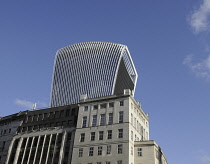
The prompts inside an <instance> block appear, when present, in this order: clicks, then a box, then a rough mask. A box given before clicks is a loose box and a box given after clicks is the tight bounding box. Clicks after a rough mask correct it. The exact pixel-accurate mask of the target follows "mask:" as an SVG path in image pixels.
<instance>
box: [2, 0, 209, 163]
mask: <svg viewBox="0 0 210 164" xmlns="http://www.w3.org/2000/svg"><path fill="white" fill-rule="evenodd" d="M84 41H107V42H115V43H121V44H125V45H127V46H128V48H129V50H130V53H131V55H132V58H133V60H134V64H135V66H136V69H137V72H138V74H139V78H138V82H137V88H136V93H135V99H136V100H138V101H140V102H141V103H142V108H143V110H144V111H145V112H146V113H149V115H150V139H153V140H156V142H157V143H158V144H159V145H160V146H161V148H162V149H163V151H164V153H165V155H166V157H167V159H168V162H169V163H170V164H177V163H178V164H188V163H189V164H209V163H210V147H209V145H210V144H209V138H210V128H209V125H210V119H209V115H210V0H184V1H183V0H177V1H168V0H161V1H160V0H157V1H152V0H147V1H143V0H138V1H128V0H127V1H124V0H115V1H113V0H112V1H111V0H106V1H102V0H101V1H98V0H89V1H87V0H83V1H80V0H78V1H67V0H61V1H55V0H51V1H49V0H48V1H47V0H46V1H39V0H36V1H23V0H20V1H18V2H15V1H13V2H12V1H1V2H0V75H1V78H0V97H1V98H0V104H1V108H0V116H6V115H9V114H12V113H15V112H18V111H21V110H28V109H30V108H31V106H32V104H33V103H35V102H36V103H37V107H38V108H44V107H47V106H48V104H49V97H50V88H51V78H52V71H53V62H54V57H55V53H56V51H57V50H58V49H60V48H62V47H65V46H67V45H71V44H74V43H78V42H84Z"/></svg>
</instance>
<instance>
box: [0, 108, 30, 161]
mask: <svg viewBox="0 0 210 164" xmlns="http://www.w3.org/2000/svg"><path fill="white" fill-rule="evenodd" d="M26 113H27V111H24V112H19V113H16V114H13V115H9V116H5V117H1V118H0V164H5V161H6V157H7V153H8V149H9V145H10V143H11V141H12V138H13V136H14V135H15V134H16V133H17V130H18V129H19V127H20V126H21V125H22V122H23V120H24V118H25V115H26Z"/></svg>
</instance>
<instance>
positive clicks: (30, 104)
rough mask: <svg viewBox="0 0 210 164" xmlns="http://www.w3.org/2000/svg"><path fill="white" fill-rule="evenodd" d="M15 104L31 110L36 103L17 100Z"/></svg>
mask: <svg viewBox="0 0 210 164" xmlns="http://www.w3.org/2000/svg"><path fill="white" fill-rule="evenodd" d="M15 104H17V105H20V106H23V107H27V108H29V109H31V108H32V107H33V104H34V103H33V102H31V101H26V100H20V99H16V100H15Z"/></svg>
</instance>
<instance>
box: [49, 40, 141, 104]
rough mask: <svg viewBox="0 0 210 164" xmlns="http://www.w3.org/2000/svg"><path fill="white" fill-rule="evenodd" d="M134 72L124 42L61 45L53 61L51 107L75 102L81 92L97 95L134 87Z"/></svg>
mask: <svg viewBox="0 0 210 164" xmlns="http://www.w3.org/2000/svg"><path fill="white" fill-rule="evenodd" d="M137 76H138V75H137V72H136V69H135V66H134V64H133V61H132V58H131V56H130V53H129V51H128V48H127V46H125V45H122V44H117V43H109V42H84V43H78V44H74V45H70V46H67V47H64V48H61V49H60V50H58V51H57V53H56V57H55V63H54V71H53V79H52V88H51V100H50V105H51V107H55V106H63V105H68V104H74V103H78V102H79V99H80V95H85V94H86V95H87V98H96V97H102V96H109V95H114V94H121V93H123V91H124V89H130V90H132V91H133V93H134V91H135V85H136V81H137Z"/></svg>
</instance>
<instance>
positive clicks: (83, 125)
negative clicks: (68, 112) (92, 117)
mask: <svg viewBox="0 0 210 164" xmlns="http://www.w3.org/2000/svg"><path fill="white" fill-rule="evenodd" d="M86 126H87V116H84V117H83V121H82V127H83V128H85V127H86Z"/></svg>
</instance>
